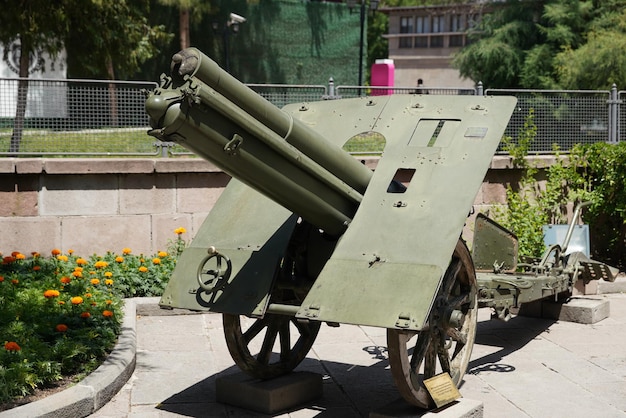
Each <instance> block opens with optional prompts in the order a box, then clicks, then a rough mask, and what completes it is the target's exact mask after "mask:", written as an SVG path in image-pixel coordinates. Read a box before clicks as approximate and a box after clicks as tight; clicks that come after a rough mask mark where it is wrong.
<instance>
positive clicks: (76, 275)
mask: <svg viewBox="0 0 626 418" xmlns="http://www.w3.org/2000/svg"><path fill="white" fill-rule="evenodd" d="M72 276H74V277H83V272H82V271H78V270H77V271H73V272H72Z"/></svg>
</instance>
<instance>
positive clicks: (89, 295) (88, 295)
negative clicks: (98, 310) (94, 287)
mask: <svg viewBox="0 0 626 418" xmlns="http://www.w3.org/2000/svg"><path fill="white" fill-rule="evenodd" d="M91 296H93V295H92V294H91V293H85V297H86V298H90V297H91Z"/></svg>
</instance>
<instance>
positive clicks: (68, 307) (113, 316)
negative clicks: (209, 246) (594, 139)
mask: <svg viewBox="0 0 626 418" xmlns="http://www.w3.org/2000/svg"><path fill="white" fill-rule="evenodd" d="M175 232H176V234H177V236H178V237H177V239H176V240H174V241H171V242H170V243H169V248H168V251H167V252H165V251H160V252H158V253H157V254H154V255H152V256H149V257H148V256H143V255H134V254H132V251H131V250H130V249H129V248H125V249H123V250H122V252H121V254H115V253H111V252H108V253H106V254H105V255H103V256H98V255H93V256H91V257H89V258H82V257H79V256H77V255H75V254H74V253H73V251H71V250H68V251H67V253H65V254H64V253H61V251H59V250H53V251H52V254H51V255H50V256H42V255H40V254H38V253H33V254H31V255H29V256H26V255H24V254H21V253H19V252H13V253H12V254H11V255H5V256H4V257H2V264H0V306H1V307H2V308H1V309H0V344H2V345H1V346H0V407H1V406H2V404H7V403H11V402H14V401H16V400H18V399H19V398H21V397H24V396H26V395H28V394H30V393H32V392H33V391H34V390H36V389H41V388H46V387H48V386H50V385H52V384H54V382H56V381H59V380H62V379H66V378H67V377H68V376H72V377H79V378H80V377H82V376H85V375H87V374H88V373H90V372H91V371H93V370H94V369H95V368H97V367H98V366H99V365H100V364H101V362H102V361H103V360H104V359H105V358H106V356H107V354H108V353H109V352H110V350H111V349H112V348H113V346H114V345H115V342H116V340H117V336H118V334H119V332H120V326H121V321H122V317H123V315H122V308H123V298H125V297H135V296H157V295H160V294H161V293H162V291H163V288H164V287H165V285H166V284H167V281H168V280H169V277H170V274H171V272H172V270H173V268H174V266H175V264H176V260H177V258H178V256H179V255H180V253H181V252H182V249H183V248H184V247H185V245H186V243H185V241H184V240H183V239H182V238H181V234H183V233H185V230H184V229H183V228H179V229H177V230H176V231H175ZM0 410H2V408H0Z"/></svg>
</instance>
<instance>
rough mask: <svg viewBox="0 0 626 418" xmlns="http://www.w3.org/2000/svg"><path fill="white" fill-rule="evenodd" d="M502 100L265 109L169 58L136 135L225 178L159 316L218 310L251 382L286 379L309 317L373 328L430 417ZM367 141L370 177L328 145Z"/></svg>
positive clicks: (198, 61) (462, 302) (468, 301)
mask: <svg viewBox="0 0 626 418" xmlns="http://www.w3.org/2000/svg"><path fill="white" fill-rule="evenodd" d="M515 104H516V99H515V98H512V97H484V96H434V95H391V96H376V97H360V98H355V99H342V100H329V101H320V102H312V103H303V104H294V105H288V106H286V107H285V108H283V109H278V108H276V107H275V106H273V105H272V104H270V103H269V102H268V101H267V100H265V99H264V98H262V97H261V96H259V95H257V94H256V93H255V92H254V91H252V90H251V89H249V88H248V87H246V86H245V85H243V84H242V83H240V82H239V81H238V80H236V79H235V78H233V77H232V76H231V75H229V74H228V73H226V72H225V71H223V70H222V69H220V68H219V66H218V65H217V64H216V63H215V62H213V61H212V60H210V59H209V58H208V57H206V56H205V55H203V54H202V53H201V52H200V51H198V50H197V49H195V48H189V49H185V50H183V51H181V52H179V53H177V54H176V55H174V57H173V59H172V68H171V75H170V76H166V75H163V76H162V77H161V83H160V86H159V87H158V88H156V89H155V90H154V91H153V92H150V93H149V94H148V98H147V101H146V109H147V112H148V114H149V116H150V123H151V126H152V128H153V129H152V130H151V131H150V134H151V135H153V136H155V137H157V138H159V139H161V140H163V141H174V142H176V143H179V144H181V145H183V146H184V147H186V148H188V149H190V150H192V151H194V152H195V153H197V154H198V155H200V156H201V157H203V158H205V159H207V160H209V161H211V162H213V163H215V164H216V165H218V166H219V167H221V168H222V169H223V170H224V171H225V172H226V173H228V174H230V175H231V176H232V177H233V179H232V180H231V181H230V183H229V184H228V186H227V187H226V189H225V190H224V192H223V193H222V195H221V197H220V199H219V200H218V201H217V203H216V204H215V206H214V207H213V208H212V210H211V212H210V214H209V216H208V217H207V219H206V220H205V222H204V223H203V225H202V227H201V228H200V230H199V231H198V233H197V234H196V237H195V238H194V240H193V242H192V243H191V245H190V246H189V247H188V248H187V249H186V250H185V251H184V252H183V254H182V255H181V258H180V259H179V261H178V264H177V267H176V270H175V271H174V274H173V276H172V278H171V279H170V282H169V284H168V286H167V288H166V290H165V292H164V294H163V296H162V299H161V302H160V305H161V306H162V307H170V308H172V307H177V308H185V309H191V310H208V311H213V312H221V313H222V314H223V323H224V332H225V338H226V342H227V345H228V348H229V351H230V353H231V355H232V357H233V359H234V361H235V363H236V364H237V365H238V366H239V367H240V368H241V369H242V370H243V371H245V372H247V373H248V374H250V375H251V376H254V377H257V378H261V379H269V378H273V377H276V376H279V375H282V374H285V373H288V372H290V371H291V370H293V369H294V368H295V367H296V366H297V365H298V364H299V363H300V362H301V361H302V360H303V359H304V358H305V356H306V354H307V352H308V351H309V349H310V348H311V346H312V344H313V342H314V340H315V338H316V336H317V333H318V330H319V328H320V325H321V323H323V322H325V323H327V324H329V325H331V326H339V324H341V323H346V324H357V325H368V326H375V327H382V328H386V329H387V340H388V350H389V361H390V364H391V371H392V374H393V377H394V381H395V383H396V386H397V387H398V390H399V391H400V393H401V394H402V396H403V397H404V398H405V399H406V400H407V401H409V402H411V403H412V404H414V405H417V406H420V407H423V408H429V407H431V406H432V405H433V400H432V398H431V397H430V395H429V394H428V392H427V391H426V390H425V388H424V385H423V381H424V379H426V378H429V377H432V376H435V375H436V374H439V373H442V372H448V373H449V374H450V376H451V378H452V380H453V382H454V383H455V384H457V385H458V384H459V382H460V381H461V379H462V377H463V375H464V373H465V371H466V369H467V365H468V362H469V360H470V355H471V351H472V346H473V343H474V336H475V332H476V318H477V315H476V310H477V309H478V307H479V285H478V282H477V277H476V272H475V269H474V262H473V260H472V257H471V255H470V252H469V251H468V249H467V247H466V245H465V243H464V242H463V240H462V239H461V238H460V236H461V233H462V231H463V227H464V224H465V222H466V218H467V215H468V213H469V212H470V211H471V208H472V204H473V202H474V198H475V195H476V193H477V191H478V190H479V188H480V186H481V183H482V181H483V178H484V176H485V173H486V171H487V169H488V167H489V164H490V162H491V159H492V156H493V154H494V153H495V151H496V149H497V147H498V144H499V142H500V139H501V137H502V135H503V132H504V129H505V127H506V125H507V123H508V120H509V118H510V115H511V113H512V111H513V109H514V107H515ZM374 132H375V133H376V134H377V135H380V136H382V137H383V138H384V140H385V147H384V152H383V154H382V156H381V157H380V160H379V162H378V164H377V166H376V169H375V171H372V170H370V169H369V168H367V167H366V166H365V165H363V164H362V163H361V162H359V161H358V160H357V159H355V158H354V157H352V156H351V155H350V154H348V153H346V152H345V151H343V150H342V148H341V147H342V146H343V145H344V144H345V143H346V142H347V141H348V140H350V139H351V138H354V137H358V136H360V135H371V134H372V133H374ZM487 229H489V228H487ZM496 229H497V228H496ZM496 235H502V234H499V233H498V232H496ZM505 235H506V234H505ZM482 236H485V235H484V234H483V235H482ZM487 236H488V237H489V235H487ZM489 239H491V238H489ZM509 241H511V240H509ZM486 258H489V255H487V256H486ZM484 259H485V256H483V260H484ZM494 261H495V260H494ZM543 272H544V273H545V269H544V270H543ZM497 273H498V272H496V273H494V274H497ZM570 276H571V275H570ZM515 280H517V279H516V278H515V277H509V278H507V279H506V281H507V283H508V284H507V286H508V287H509V290H508V291H507V292H505V293H502V292H500V293H499V290H498V289H499V288H500V287H501V286H500V287H499V286H497V285H496V286H494V287H493V288H490V287H489V285H490V283H492V282H493V279H492V278H488V279H487V280H486V281H485V283H484V284H482V285H481V288H484V289H487V290H484V289H480V293H481V304H482V305H484V306H492V307H494V308H496V310H497V311H498V312H500V313H502V312H503V311H504V310H506V309H508V308H509V307H510V306H512V305H514V304H515V303H517V302H518V300H517V299H516V298H515V294H516V293H515V292H516V291H517V290H518V289H516V287H515V285H514V283H515ZM571 280H572V277H569V278H568V279H567V280H565V281H564V283H565V285H564V286H565V287H567V283H570V284H571ZM527 282H528V281H526V282H525V283H527ZM511 283H513V285H511ZM548 293H549V292H543V293H541V296H540V297H545V296H548ZM521 301H522V302H523V301H526V300H521ZM246 317H247V318H251V319H252V321H251V323H250V321H249V320H245V319H246ZM246 324H249V325H248V326H246Z"/></svg>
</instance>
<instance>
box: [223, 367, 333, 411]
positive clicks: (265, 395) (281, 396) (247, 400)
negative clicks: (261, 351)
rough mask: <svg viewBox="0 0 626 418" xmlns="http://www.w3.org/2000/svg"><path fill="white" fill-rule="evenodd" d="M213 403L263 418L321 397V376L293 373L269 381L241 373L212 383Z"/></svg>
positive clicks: (308, 373) (309, 373)
mask: <svg viewBox="0 0 626 418" xmlns="http://www.w3.org/2000/svg"><path fill="white" fill-rule="evenodd" d="M215 389H216V394H217V396H216V398H217V402H221V403H225V404H229V405H233V406H237V407H239V408H244V409H249V410H251V411H256V412H261V413H264V414H274V413H276V412H280V411H284V410H287V409H291V408H293V407H296V406H298V405H301V404H303V403H307V402H310V401H313V400H315V399H318V398H320V397H321V396H322V376H321V375H319V374H317V373H311V372H294V373H290V374H287V375H285V376H281V377H277V378H275V379H271V380H259V379H254V378H252V377H250V376H248V375H247V374H245V373H235V374H232V375H228V376H224V377H219V378H217V379H216V381H215Z"/></svg>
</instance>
